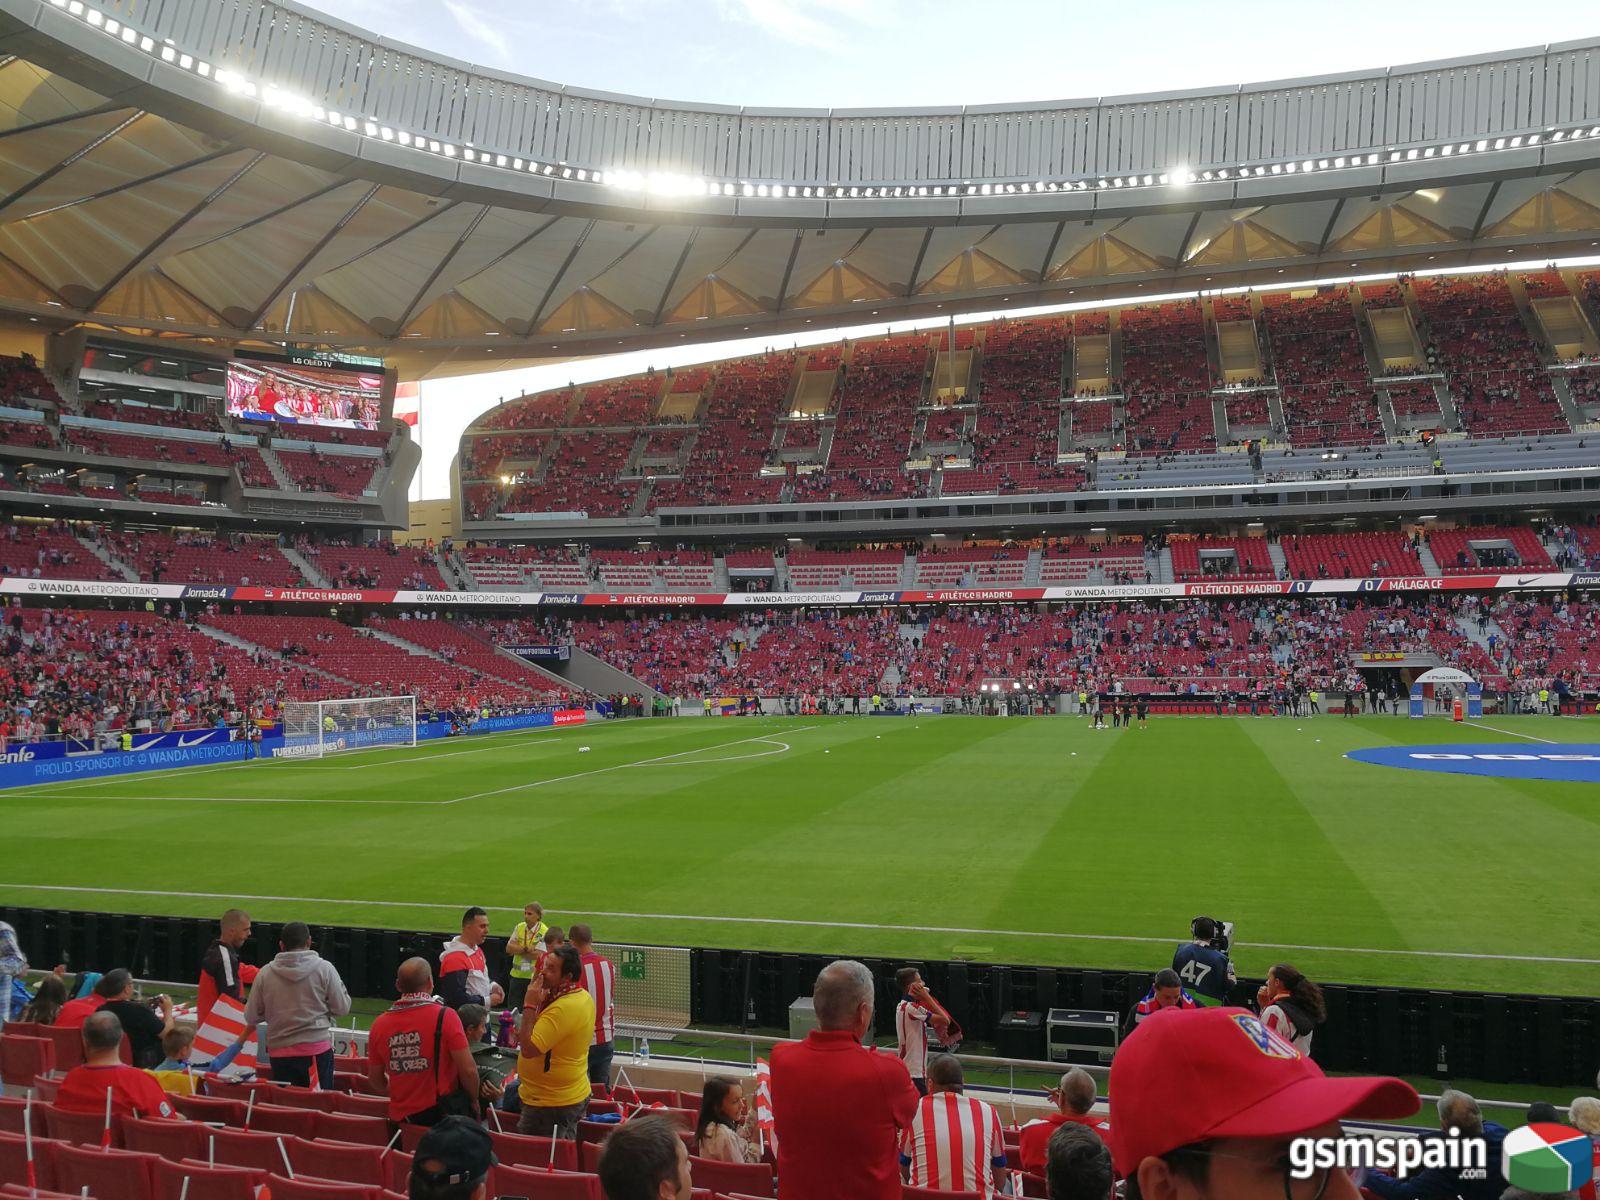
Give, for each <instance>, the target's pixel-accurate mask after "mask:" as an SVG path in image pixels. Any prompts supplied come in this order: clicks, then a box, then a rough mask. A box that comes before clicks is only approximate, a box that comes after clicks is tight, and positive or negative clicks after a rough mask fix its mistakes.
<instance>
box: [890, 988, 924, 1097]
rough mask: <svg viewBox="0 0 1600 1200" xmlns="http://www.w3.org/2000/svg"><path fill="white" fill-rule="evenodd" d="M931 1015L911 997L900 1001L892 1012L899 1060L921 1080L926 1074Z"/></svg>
mask: <svg viewBox="0 0 1600 1200" xmlns="http://www.w3.org/2000/svg"><path fill="white" fill-rule="evenodd" d="M932 1016H933V1013H931V1012H930V1011H928V1009H927V1008H925V1007H924V1006H923V1005H921V1004H918V1003H917V1002H916V1001H915V1000H913V999H911V997H909V996H906V997H904V998H903V999H901V1001H900V1003H899V1005H898V1006H897V1007H896V1008H895V1010H894V1032H895V1036H896V1037H897V1038H898V1039H899V1041H900V1059H901V1061H902V1062H904V1063H905V1064H906V1070H908V1071H910V1072H911V1078H913V1079H921V1078H922V1077H923V1076H924V1075H926V1074H927V1073H928V1021H929V1019H930V1018H931V1017H932Z"/></svg>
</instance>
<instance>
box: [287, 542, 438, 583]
mask: <svg viewBox="0 0 1600 1200" xmlns="http://www.w3.org/2000/svg"><path fill="white" fill-rule="evenodd" d="M300 552H301V553H302V554H304V555H306V556H307V557H308V558H309V559H310V561H311V564H312V565H313V566H314V567H316V569H317V570H318V572H320V573H321V575H322V576H323V578H325V579H326V580H327V581H328V583H329V585H330V586H332V587H336V588H396V589H399V590H404V591H442V590H444V588H445V587H446V584H445V580H444V576H443V575H442V574H440V573H439V564H438V563H437V562H435V561H434V558H433V555H432V554H430V553H429V552H428V551H426V550H422V549H419V548H418V547H416V546H396V545H395V544H394V543H393V542H383V543H380V544H378V545H376V546H338V545H325V546H318V545H310V546H304V547H301V549H300Z"/></svg>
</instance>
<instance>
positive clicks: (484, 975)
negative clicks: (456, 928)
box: [439, 906, 506, 1009]
mask: <svg viewBox="0 0 1600 1200" xmlns="http://www.w3.org/2000/svg"><path fill="white" fill-rule="evenodd" d="M488 936H489V914H488V913H486V912H484V911H483V909H481V908H478V907H476V906H474V907H472V908H469V909H467V911H466V912H465V913H463V914H462V916H461V936H460V937H455V938H451V939H450V940H449V941H448V942H446V943H445V944H444V949H443V950H442V951H440V953H439V998H440V999H441V1000H443V1001H444V1002H445V1004H446V1005H447V1006H448V1007H450V1008H460V1007H461V1006H462V1005H463V1004H481V1005H483V1006H484V1007H485V1008H489V1009H492V1008H495V1007H497V1006H498V1005H499V1004H500V1003H501V1002H502V1001H504V1000H505V998H506V997H505V992H504V991H503V990H502V989H501V987H500V985H499V984H498V983H491V982H490V981H489V967H488V962H487V960H486V959H485V958H484V954H483V943H484V941H485V939H487V938H488Z"/></svg>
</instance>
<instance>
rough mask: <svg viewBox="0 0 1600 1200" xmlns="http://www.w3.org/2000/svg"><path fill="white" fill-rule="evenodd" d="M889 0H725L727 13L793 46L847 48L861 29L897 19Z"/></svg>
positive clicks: (835, 50)
mask: <svg viewBox="0 0 1600 1200" xmlns="http://www.w3.org/2000/svg"><path fill="white" fill-rule="evenodd" d="M894 8H895V5H894V4H892V3H889V2H888V0H879V2H877V3H871V2H864V0H722V10H723V13H724V15H725V16H727V17H729V18H731V19H733V20H737V21H742V22H744V23H746V24H749V25H754V26H755V27H756V28H757V29H760V30H761V31H762V32H763V33H765V34H767V35H768V36H769V37H772V38H776V39H777V40H778V41H781V42H785V43H787V44H789V45H791V46H808V47H811V48H813V49H817V50H827V51H833V52H844V51H847V50H849V49H850V48H851V45H850V43H851V39H852V38H853V37H855V36H856V35H857V32H858V30H852V29H851V28H850V27H851V26H857V27H860V26H870V27H873V28H882V27H883V26H884V25H886V24H888V23H890V22H891V21H892V19H893V10H894Z"/></svg>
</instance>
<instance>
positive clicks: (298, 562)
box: [278, 546, 328, 588]
mask: <svg viewBox="0 0 1600 1200" xmlns="http://www.w3.org/2000/svg"><path fill="white" fill-rule="evenodd" d="M278 549H279V551H281V552H282V554H283V556H284V557H285V558H287V559H288V560H289V561H290V562H291V563H293V564H294V567H295V570H297V571H299V572H300V575H301V577H302V578H303V579H304V580H305V581H306V582H307V583H309V584H310V585H311V586H312V587H319V588H325V587H327V586H328V578H327V576H325V575H324V574H323V573H322V572H321V571H319V570H317V568H316V567H314V566H312V565H311V560H310V559H309V558H307V557H306V556H305V555H303V554H301V553H300V551H298V550H296V549H294V548H293V547H291V546H279V547H278Z"/></svg>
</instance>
